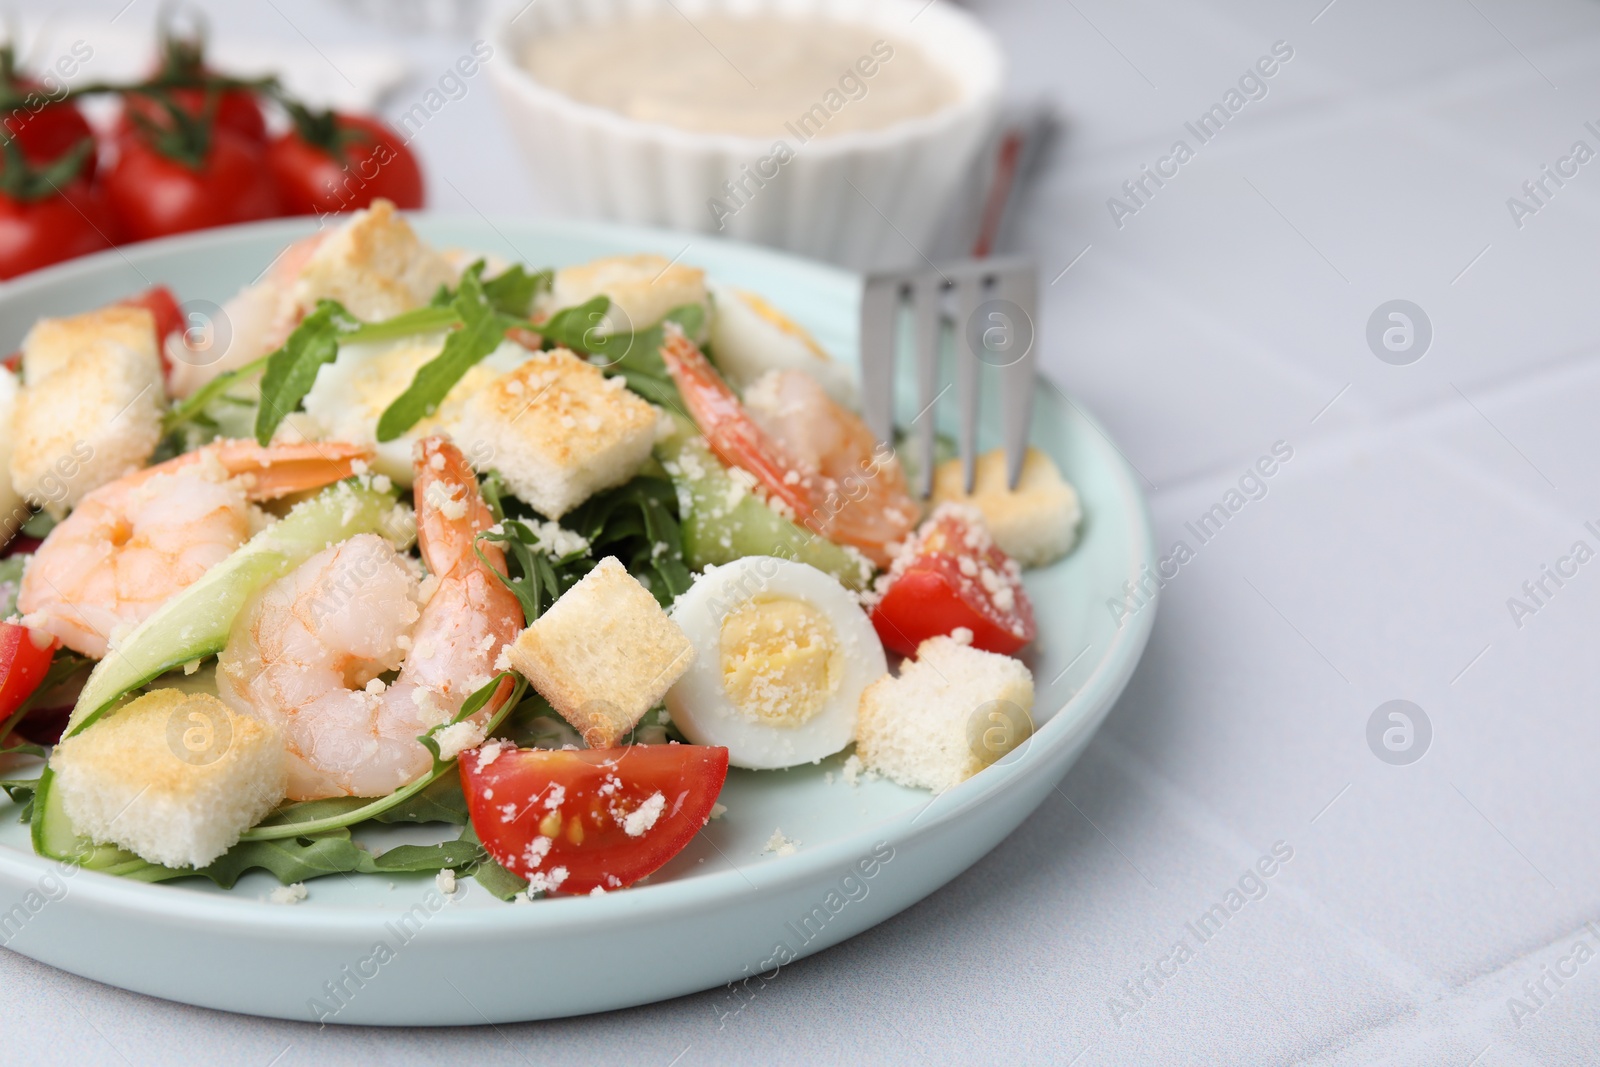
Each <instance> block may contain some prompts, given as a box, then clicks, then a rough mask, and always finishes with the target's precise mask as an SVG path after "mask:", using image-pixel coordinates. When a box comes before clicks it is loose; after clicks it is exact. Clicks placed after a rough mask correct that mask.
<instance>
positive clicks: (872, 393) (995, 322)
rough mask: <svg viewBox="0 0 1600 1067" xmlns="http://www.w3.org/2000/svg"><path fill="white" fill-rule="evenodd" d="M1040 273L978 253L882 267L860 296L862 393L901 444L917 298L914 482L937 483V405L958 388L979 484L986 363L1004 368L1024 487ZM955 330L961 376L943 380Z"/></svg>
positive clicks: (1013, 445)
mask: <svg viewBox="0 0 1600 1067" xmlns="http://www.w3.org/2000/svg"><path fill="white" fill-rule="evenodd" d="M1038 295H1039V283H1038V272H1037V270H1036V268H1035V267H1034V265H1033V263H1032V262H1030V261H1027V260H1022V259H972V260H962V261H960V262H957V263H947V264H941V265H939V266H931V267H930V268H929V269H927V270H916V271H897V272H886V273H881V274H873V275H870V276H869V277H868V278H867V284H866V292H865V293H864V294H863V296H862V300H861V397H862V409H863V413H864V414H865V416H866V420H867V425H868V426H869V427H870V428H871V429H872V432H873V433H875V434H877V436H878V439H879V440H880V441H884V442H887V443H889V444H893V443H894V428H895V420H894V386H895V364H896V362H897V360H896V356H897V354H898V352H899V343H898V341H899V332H900V319H901V315H902V309H903V308H905V307H906V306H907V305H909V308H910V318H911V331H912V344H911V347H912V351H913V352H914V353H915V354H916V361H917V364H916V381H917V414H916V415H915V416H913V418H912V419H911V422H910V423H909V424H907V426H906V431H907V433H908V435H910V434H911V433H912V431H913V430H914V431H915V441H916V444H915V451H914V453H913V455H915V457H916V463H915V468H916V470H915V473H916V485H915V486H914V489H915V491H916V492H917V494H918V495H919V496H924V497H926V496H928V495H929V494H930V493H931V492H932V491H933V457H934V436H935V434H934V424H935V421H936V419H935V416H934V409H935V407H936V405H937V403H938V401H939V399H940V398H941V397H943V396H944V394H945V393H946V392H948V391H950V389H952V388H954V389H955V391H956V400H957V402H958V403H959V404H960V411H961V465H962V471H963V473H964V475H965V478H966V482H965V484H966V490H967V492H969V493H970V492H971V491H972V484H973V478H974V475H975V473H976V462H977V454H978V369H979V363H980V362H982V363H988V364H989V365H990V366H993V367H996V368H998V370H999V376H1000V383H1001V384H1000V410H1001V414H1002V417H1003V427H1002V431H1001V434H1002V439H1003V440H1004V442H1005V449H1006V482H1007V484H1008V485H1010V486H1012V487H1015V486H1016V484H1017V476H1018V475H1019V474H1020V473H1021V471H1022V459H1023V455H1024V453H1025V451H1026V449H1027V445H1028V422H1029V419H1030V417H1031V416H1032V413H1033V378H1034V354H1033V347H1034V344H1033V342H1034V326H1033V323H1034V309H1035V307H1036V305H1037V302H1038ZM946 327H951V328H953V331H954V334H955V344H954V348H955V352H956V377H955V382H954V383H952V384H948V385H946V386H945V387H944V388H943V389H941V388H939V350H940V337H941V335H942V334H943V332H944V329H945V328H946Z"/></svg>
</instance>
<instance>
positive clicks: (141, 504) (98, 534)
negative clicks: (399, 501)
mask: <svg viewBox="0 0 1600 1067" xmlns="http://www.w3.org/2000/svg"><path fill="white" fill-rule="evenodd" d="M369 458H371V452H370V451H369V450H368V449H366V448H362V447H359V446H357V445H349V444H340V443H335V442H326V443H322V444H315V445H309V444H302V445H281V446H275V447H271V448H262V447H261V446H259V445H257V444H256V443H255V442H254V441H232V440H229V441H218V442H215V443H213V444H210V445H207V446H206V447H204V448H201V449H198V450H197V451H194V452H186V453H184V454H183V455H181V456H178V457H176V458H174V459H170V460H168V461H167V462H165V463H160V464H157V465H156V466H154V467H146V468H145V469H143V470H139V471H135V472H134V473H132V474H129V475H126V476H124V477H122V478H119V479H117V480H116V481H114V482H108V483H107V484H105V485H102V486H100V488H98V489H96V490H94V491H93V492H91V493H89V494H88V495H87V496H85V497H84V498H83V499H82V500H81V501H79V502H78V506H77V507H76V508H74V509H73V510H72V513H71V514H70V515H68V516H67V517H66V519H64V520H63V521H62V522H61V524H60V525H58V526H57V527H56V528H55V529H53V530H51V531H50V535H49V536H48V537H46V538H45V539H44V543H43V544H41V545H40V546H39V550H38V551H37V552H35V553H34V556H33V559H32V560H31V561H30V562H29V564H28V568H27V570H26V571H25V572H24V573H23V576H22V585H21V588H20V590H19V592H18V596H17V608H18V610H20V611H21V612H22V613H23V621H24V622H25V623H26V624H27V625H28V626H30V627H32V628H33V629H35V630H43V631H45V632H46V633H50V634H54V635H55V636H56V637H58V638H60V639H61V642H62V644H64V645H66V646H67V647H68V648H71V649H73V650H74V651H77V652H81V653H83V654H84V655H85V656H90V657H93V658H94V659H99V658H100V657H102V656H104V655H105V654H106V645H107V643H108V642H109V641H110V640H111V639H112V638H114V637H116V636H117V635H118V634H119V633H120V632H122V631H125V630H128V629H131V628H132V627H134V626H137V625H138V624H139V623H141V622H143V621H144V620H145V619H147V618H149V617H150V615H152V614H153V613H154V612H155V610H156V609H157V608H159V607H160V606H161V605H162V604H164V603H166V601H167V599H168V598H169V597H171V596H172V595H173V594H175V593H177V592H178V591H179V590H181V589H184V588H186V587H187V586H189V585H190V584H191V583H193V582H194V581H195V580H196V579H198V578H199V577H200V576H201V575H202V574H204V573H205V572H206V571H208V570H210V569H211V568H212V567H213V566H215V565H216V564H218V563H220V562H222V560H223V559H225V558H227V556H228V555H229V554H230V553H231V552H233V550H234V549H236V548H238V547H239V546H240V545H242V544H244V542H245V541H246V539H248V538H249V537H250V535H251V534H252V533H254V532H255V531H256V530H257V529H259V528H260V526H261V525H262V524H263V522H264V520H265V516H264V515H263V514H262V513H261V512H260V511H259V510H257V509H255V508H252V507H251V506H250V502H251V501H257V500H270V499H272V498H274V497H280V496H283V495H285V494H287V493H293V492H298V491H300V490H303V489H314V488H316V487H317V486H320V485H326V484H328V483H329V482H336V481H338V480H339V479H340V478H346V477H349V475H350V474H351V469H352V466H353V465H354V464H355V463H356V462H357V461H359V460H365V459H369Z"/></svg>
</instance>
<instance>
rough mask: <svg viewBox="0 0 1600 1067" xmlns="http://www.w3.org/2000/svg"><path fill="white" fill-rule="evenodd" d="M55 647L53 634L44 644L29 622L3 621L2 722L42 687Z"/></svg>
mask: <svg viewBox="0 0 1600 1067" xmlns="http://www.w3.org/2000/svg"><path fill="white" fill-rule="evenodd" d="M41 636H42V635H41ZM55 649H56V642H55V640H54V639H53V638H51V639H49V640H48V641H46V643H45V644H42V645H41V644H39V643H38V642H37V641H35V640H34V632H33V631H32V630H29V629H28V628H27V627H26V626H18V625H17V624H16V623H14V622H0V722H4V721H5V720H6V719H9V718H10V717H11V716H12V715H13V714H14V713H15V712H16V710H17V709H18V708H20V707H21V706H22V702H23V701H24V700H27V699H28V698H29V697H30V696H32V695H33V691H34V690H35V689H38V688H39V683H40V682H42V681H44V676H45V672H46V671H48V670H49V669H50V657H51V656H53V655H55Z"/></svg>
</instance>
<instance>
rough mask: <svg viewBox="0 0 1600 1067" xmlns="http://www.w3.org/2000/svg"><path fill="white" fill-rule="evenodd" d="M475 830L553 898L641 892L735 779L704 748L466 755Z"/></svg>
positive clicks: (724, 757)
mask: <svg viewBox="0 0 1600 1067" xmlns="http://www.w3.org/2000/svg"><path fill="white" fill-rule="evenodd" d="M460 765H461V786H462V791H463V792H464V793H465V794H466V798H467V810H468V812H470V814H471V816H472V828H473V829H474V830H475V831H476V832H477V834H478V839H479V840H480V841H482V842H483V847H484V848H485V849H487V850H488V852H489V855H491V856H493V857H494V858H495V859H496V860H498V861H499V862H500V864H501V866H503V867H505V868H506V869H507V870H509V871H511V872H512V873H513V874H516V875H518V876H519V877H522V878H526V879H528V883H529V888H530V889H536V890H542V891H544V892H558V893H589V892H592V891H594V890H595V889H602V890H606V891H610V890H612V889H621V888H623V887H624V886H628V885H632V884H633V883H634V882H637V881H638V880H639V879H641V878H643V877H644V876H645V875H647V874H650V873H652V872H653V871H656V870H658V869H659V868H660V867H661V866H662V864H664V863H666V862H667V861H668V860H670V859H671V858H672V857H673V856H676V855H677V854H678V853H679V852H681V851H683V848H684V846H685V845H687V844H688V843H689V841H690V840H691V839H692V838H693V837H694V835H695V834H697V833H699V832H700V828H701V827H702V826H704V825H705V824H706V820H707V819H709V818H710V817H711V807H712V805H713V804H715V803H716V800H717V794H719V793H720V792H722V783H723V780H724V779H726V778H727V776H728V750H727V749H725V748H709V747H706V746H702V745H632V746H629V747H627V748H610V749H581V750H574V749H568V750H561V751H550V750H545V749H528V748H520V749H519V748H506V749H500V748H498V746H497V745H496V743H495V742H490V743H489V744H488V745H485V746H484V747H483V748H481V749H474V750H472V751H468V752H463V753H462V754H461V758H460Z"/></svg>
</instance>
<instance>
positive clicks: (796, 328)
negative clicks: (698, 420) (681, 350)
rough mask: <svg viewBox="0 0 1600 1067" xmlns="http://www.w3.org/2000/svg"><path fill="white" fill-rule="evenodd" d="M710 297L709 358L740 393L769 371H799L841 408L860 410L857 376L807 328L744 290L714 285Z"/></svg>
mask: <svg viewBox="0 0 1600 1067" xmlns="http://www.w3.org/2000/svg"><path fill="white" fill-rule="evenodd" d="M711 297H712V307H713V312H712V316H711V352H712V356H713V357H714V358H715V359H716V361H717V367H718V369H719V370H721V371H722V373H723V374H725V375H727V376H728V377H729V378H731V379H732V380H733V383H734V384H735V385H737V386H739V387H740V388H741V389H742V388H744V387H745V386H747V385H750V384H751V383H752V382H754V381H755V380H756V379H758V378H760V377H761V376H762V375H763V374H765V373H767V372H768V371H770V370H802V371H805V372H806V373H807V374H809V375H811V376H812V377H813V378H815V379H816V380H817V382H818V383H819V384H820V385H821V386H822V388H824V389H826V390H827V391H828V395H829V396H831V397H833V399H835V400H837V401H838V402H839V403H841V404H843V405H844V406H845V407H847V408H855V407H857V406H858V391H857V388H856V379H855V374H854V373H853V372H852V371H851V370H850V368H849V367H846V366H845V365H844V364H843V363H840V362H839V361H838V360H836V359H834V358H833V357H832V356H830V355H828V353H827V352H826V351H825V350H824V349H823V347H822V346H821V345H819V344H817V341H816V338H814V337H812V336H811V334H810V333H809V332H808V331H807V330H806V329H805V327H803V326H801V325H800V324H799V323H797V322H794V321H793V320H792V319H790V318H789V317H788V316H786V315H784V314H783V313H782V312H780V311H778V309H777V308H775V307H773V306H772V305H771V304H767V303H766V301H764V300H762V299H761V298H760V297H759V296H757V295H756V294H754V293H747V292H745V291H744V290H742V289H735V288H732V287H730V286H726V285H714V286H712V288H711ZM756 301H760V303H761V304H763V305H765V307H764V308H762V307H761V306H759V305H758V304H757V303H756ZM769 316H770V317H769ZM774 318H776V320H777V321H774Z"/></svg>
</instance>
